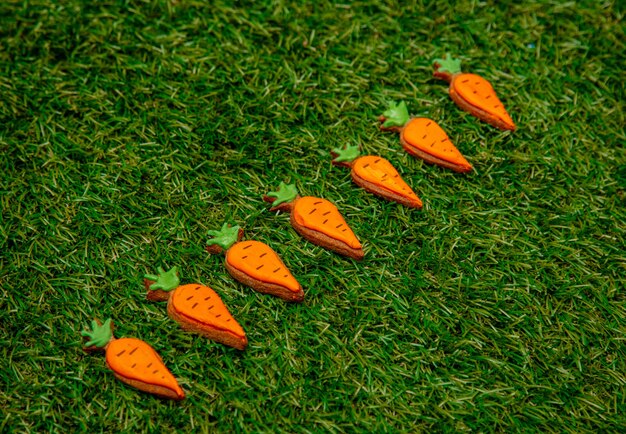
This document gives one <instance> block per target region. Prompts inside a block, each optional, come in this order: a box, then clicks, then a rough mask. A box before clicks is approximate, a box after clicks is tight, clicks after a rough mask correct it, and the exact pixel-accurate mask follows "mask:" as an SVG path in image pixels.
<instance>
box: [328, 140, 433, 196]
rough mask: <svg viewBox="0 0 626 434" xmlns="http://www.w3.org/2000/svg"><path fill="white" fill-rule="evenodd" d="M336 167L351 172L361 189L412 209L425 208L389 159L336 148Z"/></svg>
mask: <svg viewBox="0 0 626 434" xmlns="http://www.w3.org/2000/svg"><path fill="white" fill-rule="evenodd" d="M331 154H332V155H333V156H334V157H335V158H334V159H333V164H335V165H337V166H345V167H349V168H350V169H351V171H350V174H351V176H352V180H353V181H354V183H355V184H356V185H358V186H359V187H362V188H364V189H365V190H367V191H369V192H370V193H374V194H377V195H378V196H380V197H383V198H385V199H388V200H393V201H395V202H398V203H401V204H402V205H406V206H408V207H411V208H421V207H422V201H421V200H420V198H419V197H417V195H416V194H415V192H414V191H413V190H412V189H411V187H409V186H408V184H407V183H406V182H404V180H403V179H402V178H401V177H400V174H399V173H398V171H397V170H396V168H395V167H393V165H392V164H391V163H390V162H389V161H388V160H386V159H384V158H382V157H378V156H374V155H365V156H360V153H359V147H358V146H357V145H354V146H346V147H345V148H335V149H333V150H332V152H331Z"/></svg>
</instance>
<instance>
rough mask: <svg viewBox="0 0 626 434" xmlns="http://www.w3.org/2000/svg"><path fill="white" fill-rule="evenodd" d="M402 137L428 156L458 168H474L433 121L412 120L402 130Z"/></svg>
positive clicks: (423, 119)
mask: <svg viewBox="0 0 626 434" xmlns="http://www.w3.org/2000/svg"><path fill="white" fill-rule="evenodd" d="M402 137H403V138H404V140H405V141H406V142H407V143H408V144H410V145H411V146H413V147H414V148H416V149H419V150H420V151H422V152H424V153H426V154H429V155H432V156H433V157H436V158H439V159H441V160H444V161H448V162H450V163H453V164H455V165H457V166H463V167H467V168H470V169H471V167H472V165H471V164H469V162H468V161H467V160H466V159H465V157H463V155H461V153H460V152H459V150H458V149H457V148H456V146H454V144H453V143H452V142H451V141H450V138H449V137H448V135H447V134H446V132H445V131H444V130H443V129H442V128H441V127H440V126H439V125H438V124H437V122H435V121H433V120H432V119H428V118H414V119H411V120H410V121H409V122H408V123H407V124H406V126H405V127H404V129H403V130H402Z"/></svg>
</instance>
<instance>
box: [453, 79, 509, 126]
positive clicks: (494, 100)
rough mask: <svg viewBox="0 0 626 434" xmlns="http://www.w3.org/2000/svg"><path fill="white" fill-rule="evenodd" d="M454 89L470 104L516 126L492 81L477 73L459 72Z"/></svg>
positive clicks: (454, 82)
mask: <svg viewBox="0 0 626 434" xmlns="http://www.w3.org/2000/svg"><path fill="white" fill-rule="evenodd" d="M452 86H453V87H454V90H456V92H457V93H458V94H459V96H460V97H461V98H463V99H464V100H465V101H467V102H468V103H469V104H471V105H473V106H474V107H477V108H479V109H481V110H483V111H485V112H487V113H489V114H490V115H492V116H494V117H496V118H498V119H500V120H501V121H502V122H504V123H506V124H508V125H510V126H512V127H515V124H514V123H513V119H511V117H510V116H509V114H508V113H507V111H506V109H505V108H504V105H503V104H502V102H501V101H500V99H498V96H497V95H496V91H495V90H493V87H492V86H491V83H489V82H488V81H487V80H485V79H484V78H482V77H481V76H480V75H476V74H459V75H457V76H456V77H455V78H454V81H453V82H452Z"/></svg>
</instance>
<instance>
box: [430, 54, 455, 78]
mask: <svg viewBox="0 0 626 434" xmlns="http://www.w3.org/2000/svg"><path fill="white" fill-rule="evenodd" d="M433 63H435V64H437V65H438V66H437V71H438V72H440V73H442V72H447V73H449V74H451V75H454V74H458V73H460V72H461V59H454V58H453V57H452V56H450V55H449V54H446V57H445V58H443V59H435V60H434V62H433Z"/></svg>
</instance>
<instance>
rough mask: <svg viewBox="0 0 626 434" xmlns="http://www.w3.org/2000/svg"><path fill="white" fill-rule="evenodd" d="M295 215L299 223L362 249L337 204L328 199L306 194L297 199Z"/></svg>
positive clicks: (352, 246) (354, 247)
mask: <svg viewBox="0 0 626 434" xmlns="http://www.w3.org/2000/svg"><path fill="white" fill-rule="evenodd" d="M293 216H294V219H295V220H296V222H298V224H299V225H301V226H304V227H305V228H307V229H311V230H314V231H317V232H321V233H323V234H324V235H327V236H329V237H331V238H334V239H336V240H338V241H341V242H344V243H346V244H347V245H348V246H350V247H351V248H353V249H360V248H361V243H360V242H359V240H358V239H357V237H356V235H354V232H352V229H350V227H349V226H348V224H347V223H346V221H345V220H344V219H343V216H342V215H341V214H340V213H339V210H338V209H337V207H336V206H335V205H333V204H332V203H330V202H329V201H327V200H326V199H320V198H319V197H311V196H305V197H301V198H300V199H298V200H297V201H296V204H295V206H294V207H293Z"/></svg>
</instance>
